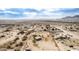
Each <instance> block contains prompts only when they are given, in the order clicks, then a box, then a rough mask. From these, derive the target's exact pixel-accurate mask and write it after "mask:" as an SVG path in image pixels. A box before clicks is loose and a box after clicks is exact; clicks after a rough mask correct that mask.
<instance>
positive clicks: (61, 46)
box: [0, 20, 79, 51]
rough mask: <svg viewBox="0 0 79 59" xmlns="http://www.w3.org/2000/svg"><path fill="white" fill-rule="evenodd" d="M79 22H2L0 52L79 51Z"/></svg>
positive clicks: (0, 24) (0, 26) (0, 27)
mask: <svg viewBox="0 0 79 59" xmlns="http://www.w3.org/2000/svg"><path fill="white" fill-rule="evenodd" d="M77 50H79V22H60V21H20V22H17V21H7V22H6V21H5V20H4V21H1V23H0V51H77Z"/></svg>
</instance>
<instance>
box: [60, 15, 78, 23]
mask: <svg viewBox="0 0 79 59" xmlns="http://www.w3.org/2000/svg"><path fill="white" fill-rule="evenodd" d="M59 21H65V22H79V15H75V16H67V17H64V18H62V19H60V20H59Z"/></svg>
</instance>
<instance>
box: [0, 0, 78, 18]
mask: <svg viewBox="0 0 79 59" xmlns="http://www.w3.org/2000/svg"><path fill="white" fill-rule="evenodd" d="M61 1H62V2H65V3H61ZM61 1H59V0H0V18H1V19H57V18H62V17H66V16H74V15H79V8H64V7H66V6H65V5H64V4H69V2H71V1H68V0H66V1H64V0H61ZM72 4H74V1H72ZM76 4H79V3H76ZM62 5H64V7H62ZM58 6H59V7H58ZM68 6H70V5H68Z"/></svg>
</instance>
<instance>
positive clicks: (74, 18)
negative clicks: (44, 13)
mask: <svg viewBox="0 0 79 59" xmlns="http://www.w3.org/2000/svg"><path fill="white" fill-rule="evenodd" d="M52 21H59V22H79V15H75V16H67V17H64V18H61V19H38V20H37V19H35V20H34V19H30V20H28V19H22V20H13V19H11V20H8V19H5V20H4V19H0V24H14V23H28V22H52Z"/></svg>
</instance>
